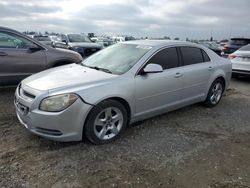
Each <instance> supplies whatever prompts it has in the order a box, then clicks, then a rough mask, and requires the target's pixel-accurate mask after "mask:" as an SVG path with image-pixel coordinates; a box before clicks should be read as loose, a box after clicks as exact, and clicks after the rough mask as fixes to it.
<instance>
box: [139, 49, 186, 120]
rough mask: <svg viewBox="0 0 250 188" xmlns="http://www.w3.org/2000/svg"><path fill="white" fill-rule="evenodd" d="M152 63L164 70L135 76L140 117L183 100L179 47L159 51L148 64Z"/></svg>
mask: <svg viewBox="0 0 250 188" xmlns="http://www.w3.org/2000/svg"><path fill="white" fill-rule="evenodd" d="M150 63H153V64H159V65H161V66H162V67H163V72H161V73H149V74H145V75H144V74H140V73H139V74H138V75H137V76H136V77H135V85H136V87H135V88H136V91H135V98H136V99H135V100H136V101H135V105H136V114H135V116H136V118H138V119H140V117H143V118H145V117H148V116H153V115H154V114H158V113H161V112H163V111H164V110H166V109H167V108H170V107H175V106H177V105H178V104H179V103H180V100H181V95H182V90H181V89H182V86H183V84H182V76H181V74H180V72H181V67H179V65H180V60H179V57H178V53H177V49H176V48H175V47H171V48H165V49H162V50H160V51H158V52H157V53H156V54H155V55H153V57H152V58H151V59H150V60H149V61H148V62H147V63H146V65H147V64H150ZM146 65H145V66H146ZM145 66H144V67H145ZM142 69H143V68H142ZM141 72H142V70H141Z"/></svg>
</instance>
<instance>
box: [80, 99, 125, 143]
mask: <svg viewBox="0 0 250 188" xmlns="http://www.w3.org/2000/svg"><path fill="white" fill-rule="evenodd" d="M127 123H128V115H127V111H126V109H125V107H124V106H123V105H122V104H121V103H120V102H118V101H115V100H107V101H104V102H101V103H100V104H98V105H97V106H95V107H94V108H93V110H92V111H91V112H90V114H89V117H88V119H87V122H86V124H85V128H84V130H85V135H86V137H87V138H88V140H89V141H91V142H92V143H94V144H105V143H109V142H111V141H113V140H115V139H117V138H118V137H119V136H120V135H121V133H122V132H123V131H124V129H125V128H126V125H127Z"/></svg>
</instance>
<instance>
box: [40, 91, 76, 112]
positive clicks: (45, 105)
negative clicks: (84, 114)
mask: <svg viewBox="0 0 250 188" xmlns="http://www.w3.org/2000/svg"><path fill="white" fill-rule="evenodd" d="M77 99H78V96H77V95H76V94H72V93H69V94H62V95H55V96H51V97H47V98H45V99H43V100H42V102H41V103H40V107H39V109H40V110H43V111H47V112H59V111H62V110H64V109H66V108H68V107H69V106H70V105H71V104H73V103H74V102H75V101H76V100H77Z"/></svg>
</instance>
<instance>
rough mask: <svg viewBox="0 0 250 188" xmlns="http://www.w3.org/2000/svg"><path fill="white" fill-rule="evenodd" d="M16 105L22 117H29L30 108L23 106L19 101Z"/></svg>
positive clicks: (16, 101)
mask: <svg viewBox="0 0 250 188" xmlns="http://www.w3.org/2000/svg"><path fill="white" fill-rule="evenodd" d="M15 105H16V108H17V110H18V112H20V113H21V114H22V115H27V114H28V112H29V107H27V106H25V105H23V104H22V103H20V102H19V101H18V100H15Z"/></svg>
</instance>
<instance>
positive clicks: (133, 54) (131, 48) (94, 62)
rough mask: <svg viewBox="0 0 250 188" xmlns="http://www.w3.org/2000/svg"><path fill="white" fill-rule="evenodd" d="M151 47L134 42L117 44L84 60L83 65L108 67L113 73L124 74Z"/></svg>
mask: <svg viewBox="0 0 250 188" xmlns="http://www.w3.org/2000/svg"><path fill="white" fill-rule="evenodd" d="M150 49H151V47H149V46H138V45H132V44H115V45H113V46H110V47H108V48H105V49H103V50H101V51H99V52H97V53H95V54H94V55H92V56H90V57H89V58H87V59H86V60H85V61H83V63H82V64H83V65H85V66H89V67H98V68H101V69H107V70H109V71H110V72H112V73H113V74H123V73H125V72H127V71H128V70H129V69H130V68H131V67H133V66H134V65H135V64H136V63H137V61H138V60H139V59H140V58H142V56H143V55H144V54H146V53H147V52H148V51H149V50H150Z"/></svg>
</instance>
